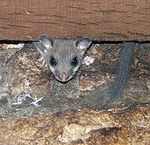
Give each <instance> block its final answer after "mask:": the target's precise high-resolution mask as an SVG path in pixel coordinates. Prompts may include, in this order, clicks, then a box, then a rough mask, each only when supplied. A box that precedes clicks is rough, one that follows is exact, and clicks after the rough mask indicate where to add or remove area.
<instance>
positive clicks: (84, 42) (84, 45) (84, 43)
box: [76, 38, 92, 50]
mask: <svg viewBox="0 0 150 145" xmlns="http://www.w3.org/2000/svg"><path fill="white" fill-rule="evenodd" d="M91 44H92V40H91V39H89V38H81V39H79V40H78V41H77V42H76V47H77V49H79V50H87V49H88V48H89V47H90V46H91Z"/></svg>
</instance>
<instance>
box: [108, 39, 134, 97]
mask: <svg viewBox="0 0 150 145" xmlns="http://www.w3.org/2000/svg"><path fill="white" fill-rule="evenodd" d="M133 51H134V43H133V42H130V43H125V47H124V48H123V51H122V52H121V57H120V60H119V63H120V64H119V68H118V73H117V76H116V79H115V80H114V82H113V87H112V88H111V92H110V99H111V100H115V99H117V98H119V97H120V96H121V93H122V91H123V89H124V87H125V85H126V83H127V80H128V76H129V74H130V71H131V66H132V61H133Z"/></svg>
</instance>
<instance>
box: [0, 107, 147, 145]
mask: <svg viewBox="0 0 150 145" xmlns="http://www.w3.org/2000/svg"><path fill="white" fill-rule="evenodd" d="M149 124H150V106H148V105H141V106H140V105H137V106H132V107H129V108H126V109H121V110H119V109H116V110H115V109H114V110H109V111H100V110H92V109H82V110H78V111H75V112H70V113H57V114H50V113H49V114H47V115H39V116H35V117H24V118H20V117H8V118H1V121H0V144H12V145H16V144H31V145H33V144H37V145H49V144H52V145H63V144H67V145H75V144H78V145H106V144H107V145H116V144H121V145H126V144H132V145H137V144H138V145H147V144H149V142H150V132H149V130H150V127H149Z"/></svg>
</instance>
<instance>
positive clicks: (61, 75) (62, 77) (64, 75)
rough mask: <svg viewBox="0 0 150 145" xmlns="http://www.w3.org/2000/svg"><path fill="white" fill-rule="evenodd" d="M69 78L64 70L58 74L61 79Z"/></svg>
mask: <svg viewBox="0 0 150 145" xmlns="http://www.w3.org/2000/svg"><path fill="white" fill-rule="evenodd" d="M68 78H69V75H68V74H67V73H66V72H63V73H62V74H60V79H61V80H62V81H66V80H67V79H68Z"/></svg>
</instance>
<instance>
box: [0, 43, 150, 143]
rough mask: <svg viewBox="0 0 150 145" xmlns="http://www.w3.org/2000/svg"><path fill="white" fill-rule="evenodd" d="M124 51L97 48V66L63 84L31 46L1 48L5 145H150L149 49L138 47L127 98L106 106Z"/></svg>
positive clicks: (0, 132)
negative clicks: (119, 60)
mask: <svg viewBox="0 0 150 145" xmlns="http://www.w3.org/2000/svg"><path fill="white" fill-rule="evenodd" d="M122 47H123V45H108V44H103V45H96V46H95V47H93V48H92V49H90V50H89V52H88V53H87V54H86V56H89V57H91V58H94V59H95V60H94V62H93V63H91V64H90V65H85V64H83V65H82V68H81V69H80V71H79V72H78V73H77V76H76V77H75V78H74V79H73V80H71V81H69V82H68V83H67V84H61V83H59V82H57V81H56V80H55V79H54V77H53V76H52V74H51V73H50V72H49V71H48V69H47V68H46V67H45V66H43V65H42V63H41V62H40V61H39V58H40V55H39V53H38V52H37V50H36V49H35V48H34V47H32V45H29V44H27V45H25V46H24V47H23V48H18V47H16V46H12V45H4V44H3V45H0V117H1V119H0V144H4V145H5V144H6V145H7V144H53V145H55V144H56V145H59V144H60V145H61V144H70V145H74V144H87V145H91V144H93V145H96V144H97V145H101V144H110V145H111V144H142V145H143V144H148V143H149V140H148V139H149V129H150V128H149V124H150V122H149V120H150V119H149V117H150V114H149V113H150V112H149V111H150V107H149V103H150V85H149V84H150V75H149V74H150V68H149V66H150V65H149V64H150V45H149V44H143V45H136V49H135V52H134V57H135V59H134V63H133V66H132V71H131V77H130V79H129V82H128V85H127V86H126V88H125V91H124V93H123V94H122V97H121V98H120V99H118V100H116V101H115V102H110V103H109V104H108V103H107V102H106V100H107V98H108V92H109V86H110V84H111V82H112V81H113V79H114V77H115V75H116V72H117V62H118V58H119V53H120V50H121V48H122ZM135 104H137V105H135ZM138 104H139V105H138ZM140 104H141V105H140ZM146 104H147V105H146ZM87 108H91V109H87ZM110 108H111V109H112V110H110Z"/></svg>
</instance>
